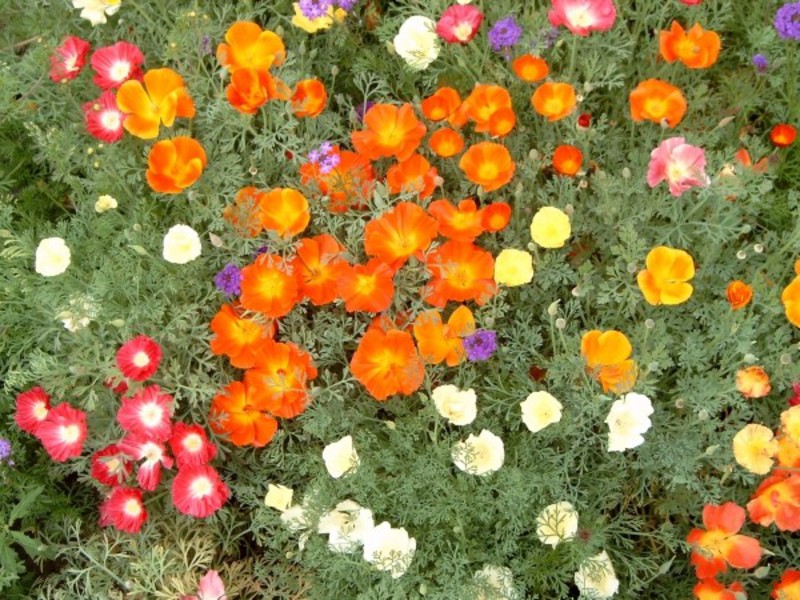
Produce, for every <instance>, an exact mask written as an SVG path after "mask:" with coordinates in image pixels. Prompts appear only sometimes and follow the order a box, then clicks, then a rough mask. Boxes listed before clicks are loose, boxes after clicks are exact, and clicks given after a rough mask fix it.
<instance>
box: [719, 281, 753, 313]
mask: <svg viewBox="0 0 800 600" xmlns="http://www.w3.org/2000/svg"><path fill="white" fill-rule="evenodd" d="M725 297H726V298H727V300H728V304H730V305H731V309H732V310H742V309H743V308H744V307H745V306H747V305H748V304H750V301H751V300H752V299H753V288H752V287H751V286H749V285H747V284H746V283H745V282H744V281H741V280H739V279H737V280H736V281H731V282H730V283H729V284H728V287H727V288H725Z"/></svg>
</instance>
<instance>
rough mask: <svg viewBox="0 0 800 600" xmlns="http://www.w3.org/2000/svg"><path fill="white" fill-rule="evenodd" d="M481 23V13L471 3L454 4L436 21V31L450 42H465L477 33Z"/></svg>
mask: <svg viewBox="0 0 800 600" xmlns="http://www.w3.org/2000/svg"><path fill="white" fill-rule="evenodd" d="M481 23H483V13H482V12H481V11H480V9H479V8H478V7H477V6H472V5H471V4H466V5H463V6H462V5H460V4H454V5H453V6H450V7H449V8H448V9H447V10H445V11H444V12H443V13H442V17H441V18H440V19H439V22H438V23H436V33H438V34H439V37H441V38H442V39H443V40H444V41H445V42H448V43H450V44H458V43H460V44H466V43H467V42H470V41H472V38H474V37H475V35H476V34H477V33H478V29H480V27H481Z"/></svg>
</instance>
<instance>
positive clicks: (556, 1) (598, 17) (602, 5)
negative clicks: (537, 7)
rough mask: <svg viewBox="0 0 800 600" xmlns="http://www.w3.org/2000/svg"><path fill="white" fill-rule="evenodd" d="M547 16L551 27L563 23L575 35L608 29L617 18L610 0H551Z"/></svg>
mask: <svg viewBox="0 0 800 600" xmlns="http://www.w3.org/2000/svg"><path fill="white" fill-rule="evenodd" d="M551 2H552V8H551V9H550V10H549V11H548V13H547V18H548V19H549V20H550V24H551V25H552V26H553V27H559V26H561V25H563V26H564V27H566V28H567V29H569V30H570V31H571V32H572V33H574V34H575V35H580V36H587V35H589V34H590V33H591V32H593V31H608V30H609V29H611V28H612V27H613V26H614V22H615V21H616V20H617V8H616V6H614V2H613V1H612V0H551Z"/></svg>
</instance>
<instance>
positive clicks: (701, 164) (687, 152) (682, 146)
mask: <svg viewBox="0 0 800 600" xmlns="http://www.w3.org/2000/svg"><path fill="white" fill-rule="evenodd" d="M705 169H706V152H705V150H703V149H702V148H700V147H699V146H692V145H691V144H687V143H686V140H685V139H684V138H682V137H673V138H669V139H666V140H664V141H662V142H661V143H660V144H659V145H658V147H657V148H655V149H654V150H653V151H652V152H651V153H650V164H649V165H648V168H647V184H648V185H649V186H650V187H651V188H654V187H656V186H657V185H658V184H659V183H661V182H662V181H666V182H667V184H668V185H669V192H670V194H672V195H673V196H675V197H676V198H677V197H679V196H681V195H682V194H683V193H684V192H685V191H687V190H689V189H691V188H693V187H706V186H707V185H708V184H709V183H711V180H710V179H709V178H708V175H706V171H705Z"/></svg>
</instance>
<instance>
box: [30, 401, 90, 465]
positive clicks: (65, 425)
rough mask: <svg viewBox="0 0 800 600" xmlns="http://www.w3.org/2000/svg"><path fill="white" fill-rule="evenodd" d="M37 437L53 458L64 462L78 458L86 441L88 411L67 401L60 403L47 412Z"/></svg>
mask: <svg viewBox="0 0 800 600" xmlns="http://www.w3.org/2000/svg"><path fill="white" fill-rule="evenodd" d="M36 437H38V438H39V440H40V441H41V442H42V445H43V446H44V449H45V450H47V453H48V454H49V455H50V458H52V459H53V460H55V461H57V462H64V461H65V460H67V459H68V458H77V457H78V456H80V455H81V452H82V451H83V442H84V441H86V413H85V412H83V411H82V410H77V409H75V408H72V407H71V406H70V405H69V404H67V403H66V402H64V403H62V404H59V405H58V406H56V407H55V408H53V409H52V410H51V411H50V412H49V413H47V418H46V419H45V420H44V421H43V422H42V424H41V425H39V428H38V429H37V430H36Z"/></svg>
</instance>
